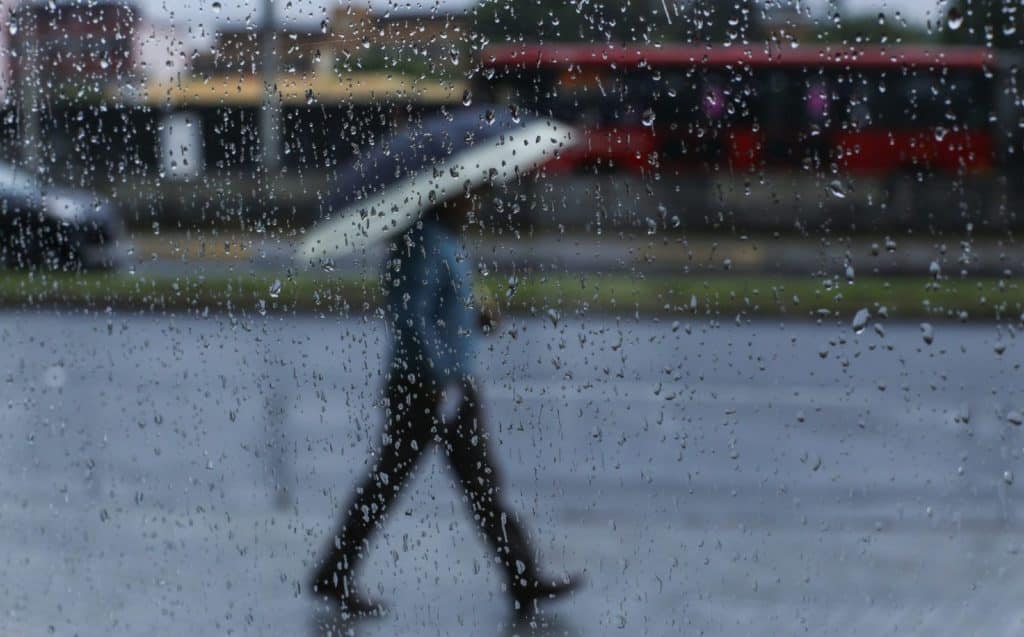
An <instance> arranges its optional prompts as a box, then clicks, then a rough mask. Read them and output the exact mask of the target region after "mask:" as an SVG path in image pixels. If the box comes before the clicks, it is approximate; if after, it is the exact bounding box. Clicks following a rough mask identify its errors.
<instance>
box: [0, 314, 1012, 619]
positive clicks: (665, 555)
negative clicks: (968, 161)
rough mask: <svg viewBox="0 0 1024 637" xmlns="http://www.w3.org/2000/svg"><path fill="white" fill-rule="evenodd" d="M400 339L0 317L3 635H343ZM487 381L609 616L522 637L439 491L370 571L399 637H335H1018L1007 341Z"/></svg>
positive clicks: (750, 337)
mask: <svg viewBox="0 0 1024 637" xmlns="http://www.w3.org/2000/svg"><path fill="white" fill-rule="evenodd" d="M510 330H514V331H515V332H516V337H515V338H512V336H511V335H510V332H509V331H510ZM385 338H386V335H385V334H384V332H383V330H382V328H381V327H380V326H379V325H377V324H375V323H374V322H372V321H363V320H357V319H352V320H346V321H341V322H338V321H336V320H317V319H314V318H303V319H299V320H295V319H287V320H286V319H283V318H280V317H267V318H265V319H261V320H259V321H257V322H253V323H244V322H243V323H236V324H232V323H230V322H229V321H228V319H227V318H223V317H211V318H210V319H207V320H192V319H188V320H185V319H172V318H157V317H140V316H137V315H135V316H133V315H115V316H113V317H112V318H110V319H109V321H108V317H106V316H103V315H98V316H91V315H90V316H83V315H81V314H72V315H65V316H57V315H53V314H47V315H33V314H6V315H0V343H2V346H3V351H4V353H5V356H4V357H3V359H2V361H0V379H2V383H0V392H2V393H0V547H3V549H4V550H3V557H2V558H0V600H3V604H2V613H0V633H2V634H7V635H26V636H34V635H50V634H57V635H76V634H77V635H133V636H134V635H140V634H150V635H228V634H233V635H274V636H277V635H296V634H298V635H304V634H311V635H321V634H331V633H330V632H328V631H325V629H324V628H323V619H324V618H323V616H322V615H320V614H318V613H317V612H316V609H315V608H314V607H313V606H312V605H311V604H310V603H309V602H307V601H306V599H305V597H304V596H302V595H299V594H298V592H299V589H300V583H301V582H303V580H304V576H305V573H306V570H307V568H308V564H309V562H310V560H311V558H312V557H313V553H314V550H315V549H317V548H319V546H320V541H321V539H322V538H323V536H324V534H325V533H326V530H327V528H328V525H329V524H330V523H331V522H332V517H333V515H334V513H335V511H336V509H337V507H338V506H339V505H340V504H341V503H342V502H343V500H344V499H345V498H346V497H347V495H348V489H349V488H350V485H351V484H352V481H353V480H354V479H355V477H356V476H357V475H359V474H361V473H362V472H363V471H364V470H365V469H364V463H365V460H366V450H367V447H368V445H369V444H370V443H371V441H373V440H374V439H375V430H376V428H377V426H378V413H377V412H376V411H375V410H374V407H373V401H374V400H375V397H376V388H377V386H378V384H379V368H380V365H381V361H380V351H381V350H382V348H383V347H384V345H385ZM1004 347H1005V350H1004V351H1003V352H1002V354H999V353H997V352H996V349H1003V348H1004ZM483 356H484V359H485V367H486V369H487V370H488V372H489V373H490V374H492V375H493V377H495V378H496V380H495V381H493V382H492V383H491V384H490V386H489V389H488V391H487V402H488V406H489V408H490V411H491V414H492V416H493V423H492V426H493V429H494V431H495V432H496V433H495V435H496V437H497V439H498V440H499V441H500V454H501V458H502V460H503V461H504V464H505V467H506V470H507V474H508V478H509V485H510V487H509V488H510V493H511V496H512V498H513V499H514V501H515V502H516V503H517V504H518V506H519V507H520V509H521V510H522V511H524V515H525V518H526V521H527V523H528V526H529V527H530V528H531V529H533V531H534V535H535V537H536V538H537V543H538V546H539V549H540V551H541V552H542V554H543V555H544V556H545V558H546V561H547V562H548V564H550V566H551V568H552V569H553V570H561V569H567V570H583V571H585V572H586V574H587V576H588V578H589V581H590V583H589V586H588V587H587V588H586V589H584V590H583V591H581V592H580V593H579V594H578V595H576V596H575V597H574V598H572V599H570V600H566V601H565V602H562V603H559V604H558V605H555V606H552V607H551V609H550V611H549V612H548V613H547V614H546V615H544V616H543V617H541V618H540V619H539V622H538V625H537V626H534V627H530V626H509V621H508V613H507V611H506V606H505V604H504V601H503V599H502V598H501V596H500V592H499V589H498V578H497V574H496V572H495V571H494V569H493V568H492V566H491V565H490V564H489V563H488V562H487V560H486V559H485V553H484V549H483V545H482V542H481V541H480V540H479V539H478V538H477V536H476V534H475V532H474V530H473V529H472V527H471V526H470V524H469V522H468V521H467V517H466V515H465V513H464V510H463V506H462V503H461V501H460V500H459V498H458V495H457V493H456V491H455V489H454V488H453V487H452V485H451V478H450V476H449V474H448V473H447V472H446V471H445V469H444V468H443V467H442V466H441V465H440V464H438V463H437V462H436V461H432V462H431V463H429V464H427V465H425V467H424V468H423V469H422V470H421V471H420V472H419V475H418V476H417V479H416V481H415V483H414V485H413V488H412V491H411V492H410V493H409V494H408V495H407V496H406V497H405V498H404V499H403V500H402V501H401V502H400V504H399V506H398V508H397V511H396V514H395V515H394V516H393V517H392V519H391V520H390V523H389V525H388V527H387V529H386V532H385V534H384V535H383V536H382V537H381V538H380V541H379V542H378V544H377V545H376V547H375V550H374V552H373V553H372V557H371V558H370V560H369V562H368V563H367V564H366V566H367V570H366V574H365V578H364V581H365V584H366V585H367V586H368V587H369V588H370V590H371V591H373V592H374V593H375V594H376V595H379V596H381V597H384V598H386V599H388V600H390V602H391V604H392V609H393V610H392V613H391V615H390V616H389V617H388V618H386V619H383V620H379V621H376V622H368V623H364V624H360V625H358V626H351V627H347V628H346V630H347V632H346V633H345V634H358V635H529V634H557V635H659V636H660V635H666V636H667V635H679V634H693V635H698V634H706V635H739V634H758V635H793V634H813V635H870V636H872V637H874V636H877V635H880V634H896V635H905V634H932V635H947V634H948V635H963V634H977V635H986V636H998V635H1018V634H1021V631H1022V630H1024V610H1022V609H1021V604H1020V602H1019V598H1020V592H1021V590H1022V584H1024V576H1022V574H1021V573H1022V568H1021V565H1022V556H1021V551H1022V543H1024V537H1022V535H1021V530H1022V526H1024V520H1022V516H1021V512H1020V510H1019V506H1018V504H1017V503H1018V501H1019V495H1018V493H1019V491H1020V489H1021V481H1022V480H1024V466H1022V460H1021V453H1022V447H1024V432H1022V431H1021V429H1020V428H1019V427H1017V426H1014V425H1013V424H1012V423H1011V422H1010V421H1011V420H1018V419H1019V418H1018V416H1017V414H1015V413H1013V412H1015V411H1016V412H1020V411H1022V410H1024V393H1022V392H1020V391H1019V389H1020V387H1021V386H1024V382H1022V380H1024V379H1022V377H1021V375H1022V371H1021V364H1022V363H1024V349H1022V343H1021V342H1020V339H1019V338H1017V337H1015V336H1014V335H1013V334H1012V333H1011V332H1008V331H1006V330H1005V328H1004V329H1003V331H1002V332H1001V331H1000V330H999V328H997V326H994V325H977V326H954V325H939V326H937V327H936V331H935V340H934V343H933V344H932V345H930V346H929V345H926V344H925V343H924V342H923V340H922V339H921V336H920V331H919V328H918V327H917V326H916V325H887V326H885V336H884V338H883V337H881V336H879V334H877V333H876V332H875V331H873V330H872V329H871V328H869V329H868V330H867V331H865V332H864V333H863V334H860V335H855V334H853V333H852V332H851V331H850V329H849V327H848V326H847V325H810V324H799V325H779V324H777V323H760V324H752V325H744V326H735V325H730V326H721V327H717V326H715V325H713V324H708V323H704V322H694V323H693V324H692V325H691V326H686V325H680V326H679V327H678V328H677V329H673V328H672V327H671V326H670V324H669V323H666V322H662V323H640V324H638V323H634V322H630V321H623V322H621V323H617V322H615V321H612V320H605V319H602V320H593V321H591V320H587V321H586V322H579V321H569V320H566V321H563V322H561V323H559V324H558V325H555V324H552V322H550V321H546V322H542V321H527V322H517V323H512V324H509V325H506V326H505V331H504V333H503V334H502V335H501V336H500V337H498V338H496V339H494V340H493V341H491V342H490V349H488V350H486V351H485V352H483ZM965 421H966V422H965ZM1007 472H1009V473H1007ZM1014 478H1016V480H1015V479H1014ZM334 634H337V633H334Z"/></svg>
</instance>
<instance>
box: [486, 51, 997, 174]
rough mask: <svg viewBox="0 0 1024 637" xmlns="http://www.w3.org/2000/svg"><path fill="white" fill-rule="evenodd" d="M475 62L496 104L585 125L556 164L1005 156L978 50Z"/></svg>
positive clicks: (894, 162) (779, 163) (764, 163)
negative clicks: (576, 144) (579, 138)
mask: <svg viewBox="0 0 1024 637" xmlns="http://www.w3.org/2000/svg"><path fill="white" fill-rule="evenodd" d="M481 63H482V74H481V75H482V78H483V79H484V81H485V83H486V87H487V90H489V91H490V96H491V98H492V99H493V100H495V101H496V102H498V103H500V104H509V105H510V107H511V108H524V109H528V110H532V111H535V112H539V113H541V114H546V115H550V116H554V117H557V118H560V119H564V120H567V121H570V122H575V123H577V124H580V125H581V127H582V128H583V130H584V132H585V143H584V144H582V145H581V146H580V147H579V149H577V150H576V151H574V152H573V153H570V154H566V155H565V156H564V157H563V158H562V160H561V163H560V166H561V167H562V168H572V169H576V170H580V169H585V170H588V171H589V170H598V171H601V170H626V171H640V172H648V171H657V172H659V173H660V174H672V173H678V174H682V173H684V172H693V171H699V170H707V169H710V170H715V171H722V170H728V171H731V172H733V173H739V172H748V173H751V172H757V171H761V170H766V169H773V168H786V169H790V170H792V169H798V170H800V169H802V170H807V171H811V172H813V173H816V174H828V173H832V172H840V171H842V172H844V173H847V174H850V175H864V176H879V175H886V174H893V173H900V172H904V173H905V172H909V171H914V172H920V171H925V172H928V173H931V174H972V173H984V172H987V171H989V170H990V169H991V168H992V167H993V165H994V163H995V161H996V156H997V147H996V145H997V139H996V133H995V127H996V125H995V124H994V122H995V121H996V106H995V99H994V97H995V82H994V81H993V76H994V70H995V59H994V56H993V53H992V52H991V51H990V50H988V49H985V48H981V47H942V46H934V47H924V46H884V47H883V46H860V47H855V48H851V47H842V46H826V45H821V46H817V45H804V46H801V47H799V48H795V49H790V48H786V49H780V48H777V47H771V48H767V47H763V46H762V47H753V46H738V45H733V46H727V47H726V46H700V45H663V46H615V45H573V44H566V45H561V44H560V45H531V44H522V45H503V46H491V47H488V48H486V49H485V50H484V51H483V52H482V56H481Z"/></svg>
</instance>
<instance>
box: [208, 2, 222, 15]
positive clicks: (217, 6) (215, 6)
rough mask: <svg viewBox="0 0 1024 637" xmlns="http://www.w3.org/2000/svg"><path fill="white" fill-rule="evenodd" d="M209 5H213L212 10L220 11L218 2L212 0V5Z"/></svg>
mask: <svg viewBox="0 0 1024 637" xmlns="http://www.w3.org/2000/svg"><path fill="white" fill-rule="evenodd" d="M210 6H211V7H213V12H214V13H220V10H221V4H220V3H219V2H214V3H213V4H212V5H210Z"/></svg>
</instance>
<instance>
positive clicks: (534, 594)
mask: <svg viewBox="0 0 1024 637" xmlns="http://www.w3.org/2000/svg"><path fill="white" fill-rule="evenodd" d="M582 585H583V577H582V576H580V575H566V576H563V577H562V578H561V579H557V580H552V579H545V578H538V579H535V580H532V581H528V582H526V583H522V582H521V583H520V584H519V585H517V586H513V587H512V591H511V592H512V603H513V606H514V610H515V611H516V613H517V614H519V615H529V614H532V613H534V612H535V611H536V610H537V602H542V601H545V600H551V599H556V598H558V597H561V596H563V595H566V594H568V593H571V592H573V591H574V590H576V589H577V588H579V587H580V586H582Z"/></svg>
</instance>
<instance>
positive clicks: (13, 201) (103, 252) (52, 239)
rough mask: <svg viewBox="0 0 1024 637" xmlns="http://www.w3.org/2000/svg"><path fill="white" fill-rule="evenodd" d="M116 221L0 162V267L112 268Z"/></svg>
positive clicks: (95, 199)
mask: <svg viewBox="0 0 1024 637" xmlns="http://www.w3.org/2000/svg"><path fill="white" fill-rule="evenodd" d="M120 228H121V221H120V216H119V215H118V214H117V211H116V209H115V207H114V206H113V204H111V203H110V202H109V201H107V200H105V199H103V198H102V197H99V196H98V195H95V194H93V193H91V192H88V191H84V190H76V189H71V188H62V187H56V186H53V187H51V186H46V185H44V184H42V183H41V182H40V181H39V180H38V179H36V178H35V177H33V176H32V175H31V174H30V173H28V172H26V171H24V170H22V169H20V168H18V167H16V166H13V165H11V164H9V163H3V162H0V264H2V265H4V266H6V267H9V268H45V269H50V270H78V269H83V268H112V267H114V266H115V265H116V264H117V259H116V255H115V244H116V240H117V238H118V236H119V235H120Z"/></svg>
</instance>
